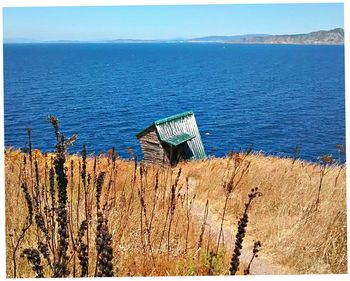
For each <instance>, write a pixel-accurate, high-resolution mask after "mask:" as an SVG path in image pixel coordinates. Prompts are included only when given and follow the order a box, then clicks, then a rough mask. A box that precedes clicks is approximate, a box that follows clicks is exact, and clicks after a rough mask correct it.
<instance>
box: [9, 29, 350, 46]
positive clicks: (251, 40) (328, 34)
mask: <svg viewBox="0 0 350 281" xmlns="http://www.w3.org/2000/svg"><path fill="white" fill-rule="evenodd" d="M4 43H56V44H57V43H61V44H65V43H110V44H119V43H232V44H310V45H312V44H315V45H317V44H327V45H341V44H344V29H343V28H335V29H331V30H319V31H314V32H310V33H302V34H286V35H271V34H245V35H233V36H219V35H213V36H205V37H198V38H191V39H168V40H152V39H111V40H98V41H79V40H51V41H38V40H30V39H25V38H17V39H4Z"/></svg>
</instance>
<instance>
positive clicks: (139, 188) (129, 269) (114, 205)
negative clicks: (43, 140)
mask: <svg viewBox="0 0 350 281" xmlns="http://www.w3.org/2000/svg"><path fill="white" fill-rule="evenodd" d="M24 156H25V154H23V153H21V152H19V151H14V150H6V151H5V170H6V180H5V187H6V234H7V235H6V239H7V240H6V243H7V248H6V253H7V265H6V266H7V276H8V277H13V276H14V270H13V256H12V255H13V250H14V245H15V244H16V241H17V240H18V237H19V236H20V233H21V229H22V228H23V225H25V223H26V216H27V204H26V201H25V198H24V194H23V192H22V191H21V188H20V186H21V183H23V182H27V183H28V186H29V191H30V194H31V195H32V194H33V192H32V191H31V190H32V183H33V189H34V193H35V192H36V193H38V194H40V198H41V202H42V203H41V207H40V210H39V212H41V213H42V214H44V221H45V225H46V226H48V221H49V220H50V217H49V216H48V217H46V216H45V203H44V202H45V197H47V198H49V197H50V194H49V179H48V169H49V168H50V166H51V162H52V161H51V158H52V157H53V156H54V155H43V154H42V153H40V152H39V151H34V152H33V161H34V160H37V162H38V171H39V181H40V184H39V188H38V187H37V186H36V184H35V181H36V176H35V172H34V174H33V176H31V171H30V161H29V156H28V154H27V155H26V156H27V160H26V164H25V165H24V161H23V157H24ZM45 163H46V164H47V165H48V167H47V168H45ZM71 164H73V177H71V171H72V170H71V167H72V166H71ZM94 164H95V159H94V158H88V159H87V175H86V177H87V189H88V193H89V199H88V201H89V206H90V207H91V217H92V221H91V223H90V239H89V244H90V247H89V274H88V275H89V276H95V267H96V245H95V237H96V220H97V215H96V214H97V210H96V208H97V206H96V197H95V194H96V178H97V176H98V175H99V173H100V172H105V173H106V174H105V180H104V184H103V186H102V192H101V197H100V200H101V202H100V205H101V209H103V208H104V213H105V214H107V216H106V217H107V218H108V228H109V232H110V233H111V235H112V240H113V243H112V247H113V256H114V258H113V270H114V275H118V276H167V275H206V274H207V273H208V270H209V267H208V257H207V255H208V252H209V250H210V249H211V248H213V247H214V244H215V241H214V240H213V239H212V238H210V237H209V236H208V234H207V232H205V233H204V237H203V245H202V248H200V249H198V241H199V236H200V231H201V222H198V221H195V220H194V219H193V218H192V214H191V213H190V212H189V211H190V204H191V201H192V200H193V195H190V194H188V192H186V186H185V181H184V180H183V176H182V175H180V179H181V183H180V182H179V183H177V184H176V181H177V180H176V178H177V175H178V173H179V168H176V169H171V168H165V167H156V166H153V167H143V168H142V180H141V172H140V166H139V165H138V166H137V168H136V170H135V164H134V162H132V161H122V160H118V159H117V160H116V165H115V169H112V160H111V158H110V157H108V156H99V157H97V158H96V168H95V172H94ZM33 166H34V165H33ZM21 170H22V172H21ZM24 170H25V171H24ZM81 170H82V158H81V157H80V156H74V155H73V156H69V157H67V159H66V174H67V178H68V188H67V194H68V214H69V220H70V222H69V229H70V233H69V251H68V256H69V257H72V258H71V259H70V262H69V264H68V267H69V271H70V274H69V276H77V277H79V276H80V274H81V269H80V266H79V260H78V257H77V253H76V252H75V251H74V249H73V241H71V240H72V239H71V237H74V239H76V240H77V238H78V230H79V226H80V224H81V222H82V221H83V220H84V218H85V215H84V213H85V210H84V206H85V203H84V200H85V199H84V192H83V180H82V177H81V176H80V174H81ZM23 171H24V172H23ZM135 171H136V173H135ZM157 174H158V176H157ZM45 175H46V176H45ZM157 178H158V183H156V182H157ZM94 182H95V183H94ZM156 187H157V188H156ZM56 188H57V187H56ZM108 190H109V192H108ZM171 190H173V192H171ZM141 196H142V200H143V201H144V203H142V201H141ZM189 196H191V197H189ZM47 201H48V203H49V204H48V205H50V203H51V201H50V199H47ZM108 210H109V211H108ZM188 220H189V223H186V222H187V221H188ZM33 221H34V220H33ZM48 228H49V233H51V230H50V227H48ZM72 233H73V235H72ZM53 236H55V235H51V238H52V237H53ZM56 236H57V229H56ZM186 237H187V238H186ZM84 239H86V237H84ZM39 241H45V236H44V235H43V234H42V233H41V231H40V230H39V229H38V227H37V225H35V223H34V222H33V224H32V226H31V227H30V228H29V230H28V231H27V232H26V234H25V237H24V240H23V243H21V245H20V247H19V250H18V251H17V254H16V260H17V270H16V273H17V275H16V276H17V277H34V276H35V273H34V272H33V271H32V270H31V266H30V265H29V264H28V262H27V261H26V259H25V258H23V257H20V256H21V253H22V252H23V250H24V249H25V248H33V247H34V248H36V247H37V244H38V242H39ZM84 241H85V242H86V243H87V241H86V240H84ZM75 243H76V244H77V242H76V241H75ZM56 245H57V241H56ZM224 259H226V260H224ZM41 264H42V266H43V267H44V275H45V276H46V277H49V276H52V270H50V268H49V266H48V263H47V261H46V260H44V259H43V258H42V259H41ZM228 266H229V255H226V257H225V258H221V260H220V262H219V263H218V264H217V265H215V268H214V273H215V274H226V273H227V270H228Z"/></svg>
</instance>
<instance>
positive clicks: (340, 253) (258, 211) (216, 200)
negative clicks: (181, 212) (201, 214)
mask: <svg viewBox="0 0 350 281" xmlns="http://www.w3.org/2000/svg"><path fill="white" fill-rule="evenodd" d="M246 160H247V161H250V163H251V164H250V168H249V171H248V173H247V174H246V175H245V177H244V179H243V182H242V184H241V186H240V187H239V188H238V189H237V190H235V192H233V196H232V199H231V200H230V201H229V204H228V211H227V214H226V218H227V221H226V226H227V227H228V228H229V229H232V228H234V227H236V222H237V217H238V216H239V215H240V214H241V212H242V209H243V208H244V206H243V204H244V202H245V200H246V195H247V193H248V192H249V191H250V189H251V188H252V187H259V190H260V191H261V192H262V193H263V196H262V197H261V199H260V200H257V201H256V202H255V203H254V208H253V209H252V210H251V219H250V223H249V224H248V230H247V232H248V236H249V237H248V239H247V241H246V242H247V243H246V244H245V245H246V247H248V246H249V245H252V244H253V242H252V241H251V240H252V239H256V240H260V241H261V242H262V246H263V247H262V248H263V249H262V252H261V254H260V256H261V257H266V258H267V259H268V260H269V261H270V262H271V263H273V264H277V265H280V266H281V267H282V268H283V269H284V271H285V272H284V273H292V274H304V273H306V274H308V273H346V272H347V237H346V233H347V231H346V169H345V166H339V165H333V166H330V167H327V168H326V169H325V172H326V173H325V176H324V178H323V179H322V186H321V191H320V202H319V205H318V206H317V205H316V200H317V194H318V189H319V183H320V176H321V171H322V167H321V166H320V165H318V164H311V163H307V162H303V161H299V160H297V161H295V163H294V164H293V160H292V159H283V158H277V157H268V156H263V155H259V154H252V155H249V156H248V157H247V159H246ZM182 167H183V170H184V173H185V174H186V175H188V176H189V177H190V178H192V179H193V181H194V182H195V185H196V186H197V188H196V192H197V194H198V195H199V197H200V198H199V199H200V200H201V201H202V202H204V201H205V200H206V199H207V198H209V201H210V206H211V209H210V211H211V212H212V213H213V214H214V215H215V213H216V214H218V210H220V209H221V208H222V205H223V200H224V198H225V194H224V191H223V189H222V188H221V186H222V179H223V177H224V175H225V173H227V159H211V160H205V161H202V162H198V163H188V164H184V165H183V166H182ZM230 167H231V168H232V165H231V166H230ZM229 169H230V168H229ZM219 216H220V215H216V217H219ZM249 238H250V239H249ZM248 243H249V244H248ZM243 247H244V246H243Z"/></svg>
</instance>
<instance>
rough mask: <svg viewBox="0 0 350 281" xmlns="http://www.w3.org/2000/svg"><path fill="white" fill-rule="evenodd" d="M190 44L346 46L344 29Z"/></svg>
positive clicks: (203, 39)
mask: <svg viewBox="0 0 350 281" xmlns="http://www.w3.org/2000/svg"><path fill="white" fill-rule="evenodd" d="M188 42H222V43H245V44H344V29H343V28H335V29H331V30H319V31H314V32H310V33H303V34H287V35H267V34H262V35H254V34H250V35H238V36H209V37H201V38H193V39H189V40H188Z"/></svg>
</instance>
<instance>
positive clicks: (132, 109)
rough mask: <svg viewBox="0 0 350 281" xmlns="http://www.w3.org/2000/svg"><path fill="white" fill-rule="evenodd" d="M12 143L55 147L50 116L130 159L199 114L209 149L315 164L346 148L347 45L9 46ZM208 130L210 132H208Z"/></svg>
mask: <svg viewBox="0 0 350 281" xmlns="http://www.w3.org/2000/svg"><path fill="white" fill-rule="evenodd" d="M4 84H5V85H4V86H5V92H4V110H5V118H4V120H5V145H6V146H14V147H20V148H23V147H25V146H26V128H28V127H30V128H32V130H33V133H32V134H33V146H34V147H35V148H38V149H42V150H44V151H52V150H53V149H54V134H53V130H52V128H51V125H50V124H49V123H48V122H47V115H49V114H51V115H56V116H58V117H59V120H60V124H61V131H63V132H65V133H66V135H67V136H69V135H71V134H73V133H75V132H77V133H78V135H79V137H78V140H77V142H76V143H75V145H74V146H73V147H72V148H71V151H72V152H77V151H79V150H81V147H82V145H83V144H84V143H86V144H87V145H88V148H89V152H91V153H93V152H94V153H101V152H104V151H106V150H108V149H110V148H111V147H112V146H115V147H116V149H117V151H118V152H119V154H120V155H121V156H123V157H127V156H128V151H127V149H128V148H129V147H133V148H134V150H135V151H136V153H137V154H138V155H141V154H140V153H141V152H140V147H139V144H138V141H137V140H136V138H135V134H136V133H138V132H139V131H140V130H142V129H143V128H145V127H146V126H148V125H150V124H151V122H153V121H155V120H157V119H160V118H163V117H167V116H169V115H172V114H176V113H179V112H182V111H188V110H192V111H194V112H195V115H196V118H197V123H198V126H199V129H200V131H201V133H202V138H203V142H204V146H205V148H206V152H207V154H209V155H216V156H223V155H224V154H225V153H227V152H229V151H230V150H232V149H234V150H238V149H239V148H240V147H241V148H246V147H247V146H248V145H250V144H252V145H253V148H254V150H257V151H260V150H262V151H264V152H265V153H268V154H278V155H285V156H288V155H289V156H290V155H292V154H293V150H292V148H293V146H295V145H299V146H300V149H301V151H300V153H301V155H300V156H301V158H303V159H307V160H311V161H316V160H317V158H318V157H320V156H322V155H324V154H329V153H332V154H333V155H334V156H337V149H336V145H337V144H344V145H345V101H344V100H345V90H344V88H345V86H344V47H343V46H306V45H305V46H304V45H297V46H293V45H233V44H23V45H20V44H8V45H7V44H5V45H4ZM207 132H208V133H209V135H206V134H205V133H207Z"/></svg>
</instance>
